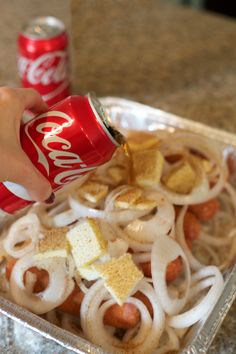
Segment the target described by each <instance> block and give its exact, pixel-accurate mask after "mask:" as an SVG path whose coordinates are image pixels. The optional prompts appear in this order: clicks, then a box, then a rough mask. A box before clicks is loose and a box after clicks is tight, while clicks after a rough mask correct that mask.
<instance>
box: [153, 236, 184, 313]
mask: <svg viewBox="0 0 236 354" xmlns="http://www.w3.org/2000/svg"><path fill="white" fill-rule="evenodd" d="M179 256H181V257H182V261H183V263H184V266H185V267H184V270H185V277H186V289H185V294H184V296H183V297H182V298H181V299H178V298H173V297H171V296H170V295H169V293H168V288H167V283H166V269H167V266H168V264H169V263H170V262H172V261H174V260H175V259H176V258H177V257H179ZM151 269H152V279H153V285H154V289H155V291H156V294H157V298H158V300H159V301H160V303H161V305H162V307H163V309H164V311H165V312H166V313H167V314H169V315H174V314H176V313H178V312H179V311H181V309H182V308H183V307H184V306H185V304H186V301H187V298H188V293H189V287H190V268H189V263H188V260H187V257H186V256H185V254H184V252H183V250H182V248H181V247H180V246H179V244H178V243H177V242H176V241H175V240H173V239H172V238H170V237H168V236H162V235H159V236H157V238H156V241H155V242H154V244H153V247H152V255H151Z"/></svg>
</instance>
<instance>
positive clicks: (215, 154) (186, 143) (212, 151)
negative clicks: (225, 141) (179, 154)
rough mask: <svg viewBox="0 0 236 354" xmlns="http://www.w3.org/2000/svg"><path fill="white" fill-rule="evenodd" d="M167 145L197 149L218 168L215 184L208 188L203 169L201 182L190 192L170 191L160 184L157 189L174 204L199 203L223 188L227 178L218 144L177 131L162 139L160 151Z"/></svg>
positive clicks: (212, 196) (210, 197) (215, 194)
mask: <svg viewBox="0 0 236 354" xmlns="http://www.w3.org/2000/svg"><path fill="white" fill-rule="evenodd" d="M169 145H174V146H175V147H180V146H181V147H187V148H191V149H195V150H197V151H199V152H200V153H202V154H203V155H205V156H206V157H207V158H208V159H209V161H211V162H214V163H216V165H217V167H218V169H219V177H218V180H217V182H216V184H215V186H214V187H213V188H211V189H210V188H209V182H208V178H207V176H206V174H205V173H204V171H202V178H201V183H200V184H199V185H198V186H196V187H195V188H193V190H192V192H191V193H190V194H188V195H180V194H178V193H175V192H172V191H170V190H169V189H168V188H166V187H165V186H164V185H163V184H160V185H159V187H158V189H159V190H160V191H161V192H163V193H164V194H165V195H166V196H167V197H168V199H169V200H170V202H172V203H173V204H176V205H187V204H188V205H189V204H199V203H203V202H205V201H207V200H209V199H212V198H214V197H216V196H217V195H218V194H219V192H220V191H221V190H222V189H223V187H224V183H225V181H226V178H227V168H226V164H225V160H224V158H223V153H222V150H221V148H220V146H219V145H218V144H217V143H215V142H213V141H212V140H209V139H207V138H204V137H202V136H198V135H195V134H193V133H187V132H183V133H182V132H181V133H177V134H175V135H173V136H172V138H171V139H168V141H164V142H163V144H161V146H160V151H162V150H165V147H166V146H169Z"/></svg>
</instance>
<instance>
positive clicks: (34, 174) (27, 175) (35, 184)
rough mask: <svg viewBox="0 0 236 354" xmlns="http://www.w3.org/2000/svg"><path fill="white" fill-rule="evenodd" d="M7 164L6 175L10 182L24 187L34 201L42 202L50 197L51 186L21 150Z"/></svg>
mask: <svg viewBox="0 0 236 354" xmlns="http://www.w3.org/2000/svg"><path fill="white" fill-rule="evenodd" d="M9 165H10V168H9V169H8V173H7V177H8V180H9V181H10V182H14V183H17V184H20V185H22V186H23V187H25V188H26V189H27V191H28V193H29V195H30V196H31V198H32V199H33V200H35V201H38V202H44V201H46V200H48V199H49V198H50V196H51V194H52V187H51V185H50V183H49V181H48V180H47V179H46V178H45V177H44V176H43V175H42V174H41V173H40V172H39V171H38V170H37V168H36V167H35V166H34V165H33V164H32V162H31V161H30V159H29V158H28V156H27V155H26V154H25V153H24V152H23V151H19V152H18V153H17V154H16V156H15V158H14V161H11V162H10V163H9Z"/></svg>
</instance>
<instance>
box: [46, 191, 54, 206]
mask: <svg viewBox="0 0 236 354" xmlns="http://www.w3.org/2000/svg"><path fill="white" fill-rule="evenodd" d="M54 200H55V194H54V193H52V194H51V195H50V197H49V198H48V199H46V200H45V202H44V203H46V204H52V203H53V202H54Z"/></svg>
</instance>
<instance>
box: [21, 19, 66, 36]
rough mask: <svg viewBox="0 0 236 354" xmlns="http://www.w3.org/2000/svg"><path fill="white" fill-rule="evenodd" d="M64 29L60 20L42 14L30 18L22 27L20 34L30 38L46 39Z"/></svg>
mask: <svg viewBox="0 0 236 354" xmlns="http://www.w3.org/2000/svg"><path fill="white" fill-rule="evenodd" d="M64 31H65V25H64V23H63V22H62V21H60V20H59V19H57V18H56V17H53V16H43V17H36V18H33V19H32V20H30V21H29V22H28V23H27V24H26V25H25V26H24V27H23V30H22V34H23V35H25V36H27V37H29V38H32V39H47V38H53V37H56V36H58V35H59V34H60V33H62V32H64Z"/></svg>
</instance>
